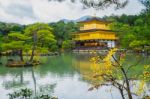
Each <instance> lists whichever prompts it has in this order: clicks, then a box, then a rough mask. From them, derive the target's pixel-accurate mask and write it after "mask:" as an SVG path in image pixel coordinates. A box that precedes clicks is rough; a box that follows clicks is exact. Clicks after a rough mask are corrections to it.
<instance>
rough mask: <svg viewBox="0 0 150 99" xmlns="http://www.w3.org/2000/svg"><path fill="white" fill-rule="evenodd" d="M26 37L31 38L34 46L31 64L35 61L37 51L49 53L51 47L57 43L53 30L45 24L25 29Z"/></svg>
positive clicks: (36, 24)
mask: <svg viewBox="0 0 150 99" xmlns="http://www.w3.org/2000/svg"><path fill="white" fill-rule="evenodd" d="M25 35H26V36H29V37H31V39H30V41H29V43H30V44H31V46H32V52H31V57H30V60H29V61H30V62H32V61H33V59H34V55H35V51H36V50H41V51H48V48H49V45H50V44H54V42H56V40H55V37H54V35H53V33H52V28H51V27H50V26H49V25H48V24H44V23H35V24H32V25H29V26H28V27H27V28H26V29H25Z"/></svg>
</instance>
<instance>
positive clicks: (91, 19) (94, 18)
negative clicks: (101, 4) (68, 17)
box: [78, 17, 111, 23]
mask: <svg viewBox="0 0 150 99" xmlns="http://www.w3.org/2000/svg"><path fill="white" fill-rule="evenodd" d="M93 20H96V21H101V22H106V23H110V22H111V21H106V20H104V19H102V18H99V17H90V18H87V19H86V20H83V21H79V22H78V23H82V22H89V21H93Z"/></svg>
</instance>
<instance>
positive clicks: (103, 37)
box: [73, 17, 117, 50]
mask: <svg viewBox="0 0 150 99" xmlns="http://www.w3.org/2000/svg"><path fill="white" fill-rule="evenodd" d="M79 24H80V31H79V32H77V33H73V40H74V42H75V49H77V50H100V49H106V48H113V47H115V46H116V40H117V37H116V34H115V32H114V31H112V30H111V29H110V27H109V24H110V22H108V21H105V20H103V19H101V18H98V17H92V18H88V19H86V20H85V21H80V22H79Z"/></svg>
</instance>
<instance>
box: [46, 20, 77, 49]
mask: <svg viewBox="0 0 150 99" xmlns="http://www.w3.org/2000/svg"><path fill="white" fill-rule="evenodd" d="M49 25H50V26H51V27H53V32H54V35H55V37H56V40H57V45H58V47H59V48H62V43H63V41H65V40H71V38H72V37H71V33H73V32H77V31H78V30H79V25H78V24H76V23H74V22H68V23H65V22H63V21H59V22H57V23H51V24H49Z"/></svg>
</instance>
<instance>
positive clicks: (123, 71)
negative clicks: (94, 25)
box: [89, 48, 150, 99]
mask: <svg viewBox="0 0 150 99" xmlns="http://www.w3.org/2000/svg"><path fill="white" fill-rule="evenodd" d="M115 53H118V54H119V56H116V55H115ZM125 55H126V52H121V53H120V52H117V49H116V48H114V49H111V50H110V51H109V52H108V54H107V55H106V57H104V58H101V57H100V56H98V55H97V53H96V52H95V53H94V54H93V56H92V57H91V59H90V61H91V62H92V63H93V65H92V67H91V68H92V70H93V78H94V79H96V80H100V81H101V82H100V83H98V84H96V85H94V86H93V87H91V88H90V89H89V90H93V89H94V88H96V89H98V88H99V87H101V86H109V85H110V86H114V87H116V88H117V89H118V90H119V91H120V94H121V96H122V99H125V93H126V92H127V96H128V99H132V98H133V97H132V95H138V94H140V93H141V92H143V90H144V87H143V86H144V82H147V81H149V80H150V79H149V73H150V71H149V70H150V66H149V65H146V66H145V67H144V68H145V70H144V71H143V72H142V73H140V74H139V75H133V76H129V73H130V72H131V70H132V68H133V67H135V66H136V65H137V64H138V63H139V62H140V60H138V61H137V63H135V64H124V61H125V59H124V58H125ZM96 64H99V65H96ZM137 78H139V79H140V80H141V83H140V86H139V89H138V90H137V92H136V93H135V92H132V90H131V86H132V85H131V83H130V81H132V80H134V79H137ZM120 80H121V82H120Z"/></svg>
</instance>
